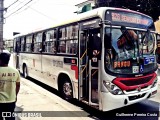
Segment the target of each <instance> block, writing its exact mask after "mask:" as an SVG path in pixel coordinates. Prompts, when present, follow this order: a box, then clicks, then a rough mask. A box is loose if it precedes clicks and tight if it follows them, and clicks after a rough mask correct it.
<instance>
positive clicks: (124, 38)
mask: <svg viewBox="0 0 160 120" xmlns="http://www.w3.org/2000/svg"><path fill="white" fill-rule="evenodd" d="M110 32H111V34H109V33H110ZM106 35H111V47H110V48H107V47H106V51H105V61H106V67H107V68H108V69H110V70H111V71H113V72H117V73H121V72H124V71H125V70H126V71H128V70H130V71H131V72H132V73H139V72H140V71H139V69H140V68H141V72H142V73H143V72H147V69H148V68H149V69H150V68H152V67H153V68H152V69H154V68H155V67H156V66H154V65H152V66H151V64H155V62H156V61H155V55H154V49H155V45H154V44H155V36H154V34H153V33H151V32H148V31H138V30H132V29H126V28H121V29H120V28H119V29H114V28H112V29H110V28H106ZM106 38H107V37H105V41H106V40H107V39H106ZM108 38H109V37H108ZM106 46H107V45H106ZM146 63H147V64H146ZM147 67H148V68H147ZM133 69H135V70H133ZM150 70H151V69H150Z"/></svg>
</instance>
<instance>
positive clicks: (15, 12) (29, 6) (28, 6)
mask: <svg viewBox="0 0 160 120" xmlns="http://www.w3.org/2000/svg"><path fill="white" fill-rule="evenodd" d="M24 1H25V0H24ZM24 1H23V2H24ZM31 1H32V0H30V1H29V2H27V3H26V4H25V5H23V6H22V7H20V8H19V9H17V10H16V11H14V12H12V13H11V14H10V15H8V16H7V17H5V18H8V17H10V16H12V15H13V14H19V13H20V12H23V11H24V10H27V9H28V8H30V9H31V10H33V11H35V12H37V13H38V14H40V15H42V16H44V17H46V18H48V19H50V20H52V21H53V20H54V21H57V20H56V19H53V18H51V17H49V16H47V15H46V14H44V13H42V12H40V11H38V10H37V9H35V8H32V7H31V5H28V4H29V3H30V2H31ZM37 1H39V0H37ZM19 2H20V1H19ZM20 3H22V2H20ZM56 5H66V4H56ZM68 5H71V4H68ZM25 6H27V8H25V9H23V10H22V11H20V12H18V11H19V10H21V9H22V8H24V7H25ZM17 12H18V13H17Z"/></svg>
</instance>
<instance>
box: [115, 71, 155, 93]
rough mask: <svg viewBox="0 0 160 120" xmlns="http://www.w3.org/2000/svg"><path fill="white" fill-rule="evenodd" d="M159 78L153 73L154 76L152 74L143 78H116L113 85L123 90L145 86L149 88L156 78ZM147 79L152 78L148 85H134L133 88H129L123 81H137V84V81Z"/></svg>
mask: <svg viewBox="0 0 160 120" xmlns="http://www.w3.org/2000/svg"><path fill="white" fill-rule="evenodd" d="M156 76H157V74H156V73H153V74H150V75H147V76H142V77H137V78H116V79H114V81H113V83H114V84H115V85H117V86H118V87H119V88H121V89H122V90H132V89H137V87H141V88H143V87H145V86H149V85H151V84H152V83H153V82H154V79H155V77H156ZM147 77H152V78H151V79H150V80H149V81H148V82H146V83H142V84H138V85H132V86H127V85H125V84H124V83H122V82H121V81H122V80H123V81H128V82H129V81H131V80H135V82H136V81H137V80H140V79H145V78H147Z"/></svg>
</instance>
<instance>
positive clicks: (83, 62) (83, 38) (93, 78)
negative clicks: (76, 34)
mask: <svg viewBox="0 0 160 120" xmlns="http://www.w3.org/2000/svg"><path fill="white" fill-rule="evenodd" d="M95 31H97V32H99V30H94V29H93V30H83V31H81V32H80V47H79V48H80V49H79V51H80V54H79V58H80V62H79V66H80V67H79V71H80V72H79V75H80V76H79V99H80V100H82V101H83V100H84V101H87V102H88V104H90V105H95V106H97V105H98V103H99V98H98V96H99V95H98V91H99V87H98V86H99V84H98V83H99V82H98V81H99V65H98V64H99V63H98V61H99V54H100V51H99V48H100V47H101V45H100V44H101V43H100V44H98V40H100V37H99V38H97V37H95V34H97V33H96V32H95ZM95 38H96V39H95ZM94 39H95V40H96V42H95V43H96V45H97V46H99V48H96V47H95V45H94V41H95V40H94Z"/></svg>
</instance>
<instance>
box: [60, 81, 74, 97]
mask: <svg viewBox="0 0 160 120" xmlns="http://www.w3.org/2000/svg"><path fill="white" fill-rule="evenodd" d="M60 92H61V95H62V97H63V98H64V99H66V100H71V99H72V98H73V89H72V85H71V82H70V81H69V80H66V81H64V82H63V83H62V84H61V87H60Z"/></svg>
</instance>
